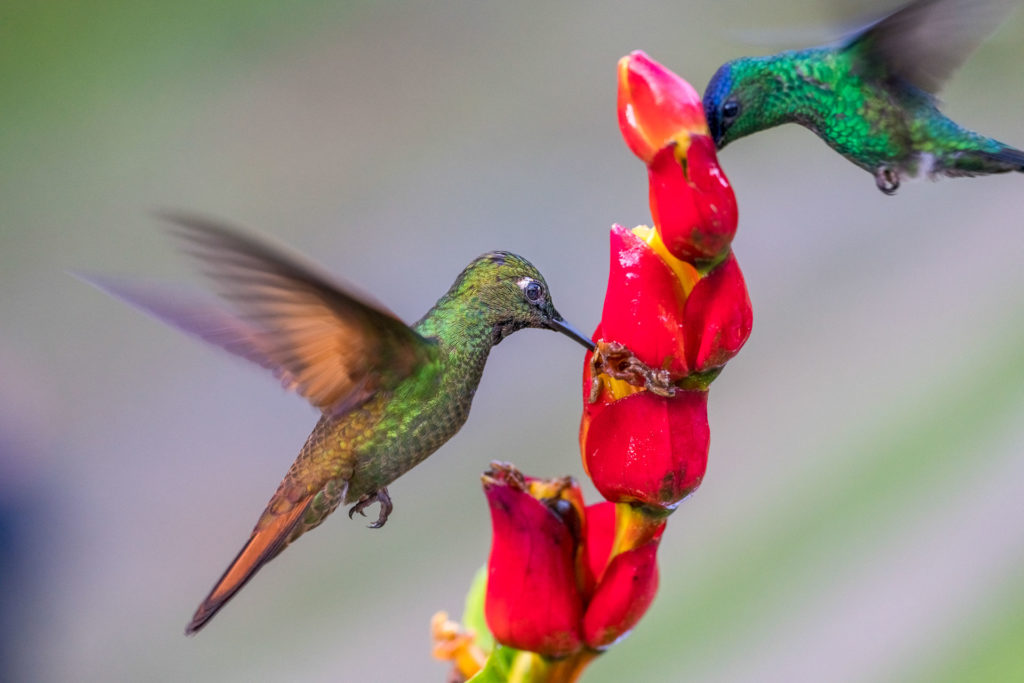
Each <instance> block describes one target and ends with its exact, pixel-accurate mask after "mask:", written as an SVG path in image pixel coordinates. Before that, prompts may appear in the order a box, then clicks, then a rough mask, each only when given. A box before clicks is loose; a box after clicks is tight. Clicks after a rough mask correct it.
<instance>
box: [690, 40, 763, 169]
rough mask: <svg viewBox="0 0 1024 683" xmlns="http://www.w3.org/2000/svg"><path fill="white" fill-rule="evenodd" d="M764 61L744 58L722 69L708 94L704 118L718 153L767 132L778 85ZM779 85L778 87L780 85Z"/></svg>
mask: <svg viewBox="0 0 1024 683" xmlns="http://www.w3.org/2000/svg"><path fill="white" fill-rule="evenodd" d="M763 62H764V60H763V59H760V58H756V57H743V58H741V59H736V60H733V61H731V62H727V63H725V64H723V65H722V66H721V67H719V69H718V71H716V72H715V75H714V76H712V77H711V80H710V81H709V82H708V87H707V88H705V90H704V100H703V103H704V116H705V117H706V118H707V120H708V129H709V130H710V131H711V137H712V139H713V140H714V141H715V146H717V147H718V149H721V148H723V147H725V146H726V145H727V144H729V143H730V142H732V141H733V140H735V139H737V138H741V137H743V136H744V135H749V134H750V133H754V132H756V131H758V130H761V129H762V128H765V127H766V126H765V121H764V116H765V113H766V112H765V110H766V107H765V104H766V101H767V100H768V99H769V95H770V93H769V92H768V91H767V86H768V85H769V84H771V83H774V79H773V78H772V77H771V76H770V74H768V73H766V69H765V68H764V66H765V65H764V63H763ZM776 85H778V84H776Z"/></svg>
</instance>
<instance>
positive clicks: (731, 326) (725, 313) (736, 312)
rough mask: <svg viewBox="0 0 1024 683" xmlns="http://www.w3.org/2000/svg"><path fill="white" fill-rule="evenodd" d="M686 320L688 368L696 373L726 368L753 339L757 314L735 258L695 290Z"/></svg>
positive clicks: (725, 262)
mask: <svg viewBox="0 0 1024 683" xmlns="http://www.w3.org/2000/svg"><path fill="white" fill-rule="evenodd" d="M683 320H684V322H683V331H684V334H685V337H686V359H687V364H688V365H689V366H690V367H691V368H693V370H694V371H695V372H703V371H705V370H710V369H712V368H718V367H721V366H723V365H725V363H726V361H728V360H729V359H730V358H732V357H733V356H735V355H736V354H737V352H739V350H740V348H742V347H743V344H744V343H746V341H747V337H749V336H750V328H751V326H752V325H753V311H752V310H751V307H750V296H749V295H748V294H747V285H746V283H745V282H744V281H743V273H741V272H740V266H739V263H737V262H736V257H735V256H734V255H733V254H731V253H730V254H729V256H728V257H727V258H726V259H725V260H724V261H722V262H721V263H720V264H718V265H717V266H715V268H714V269H712V270H711V272H710V273H708V274H707V275H705V276H704V277H703V278H701V280H700V282H698V283H697V284H696V285H695V286H694V288H693V291H691V292H690V296H689V298H688V299H687V300H686V309H685V314H684V315H683Z"/></svg>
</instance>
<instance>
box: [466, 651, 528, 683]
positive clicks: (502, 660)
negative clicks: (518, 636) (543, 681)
mask: <svg viewBox="0 0 1024 683" xmlns="http://www.w3.org/2000/svg"><path fill="white" fill-rule="evenodd" d="M521 654H532V653H524V652H522V651H520V650H516V649H514V648H511V647H504V646H502V645H499V646H497V648H495V649H494V650H493V651H492V652H491V656H490V657H488V658H487V663H486V664H484V668H482V669H480V671H478V672H477V673H476V675H475V676H473V677H472V678H470V679H469V680H468V681H467V682H466V683H507V681H508V680H509V675H510V674H511V673H512V664H513V662H514V660H515V658H516V657H517V656H519V655H521ZM524 683H525V681H524Z"/></svg>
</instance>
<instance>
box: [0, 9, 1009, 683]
mask: <svg viewBox="0 0 1024 683" xmlns="http://www.w3.org/2000/svg"><path fill="white" fill-rule="evenodd" d="M889 6H890V7H891V6H892V3H889ZM878 8H879V5H878V4H877V3H876V4H874V5H872V6H871V7H870V9H871V10H877V9H878ZM864 12H865V8H864V7H863V6H857V5H856V3H850V4H849V5H848V6H840V7H838V8H837V6H836V5H835V3H833V4H831V5H827V6H823V5H822V4H821V3H818V2H812V1H810V0H799V1H796V0H764V1H763V2H759V3H750V2H748V1H747V0H713V1H712V0H707V1H704V0H700V1H698V0H689V1H687V2H681V1H679V0H672V1H670V2H657V1H653V0H651V1H642V0H641V1H637V2H631V3H610V2H602V3H592V2H581V1H572V2H563V3H546V2H518V3H512V2H490V1H486V2H473V1H466V2H430V3H426V2H424V3H413V2H386V3H373V2H324V1H310V2H301V3H298V2H281V1H278V0H245V1H243V0H226V1H221V2H213V3H211V2H206V1H205V0H179V1H178V2H175V3H166V2H154V1H150V0H143V1H134V2H130V1H127V0H91V1H90V2H75V1H72V0H50V1H49V2H45V3H32V2H5V3H2V4H0V84H2V87H0V122H2V125H0V207H2V208H0V216H2V221H0V321H2V322H0V582H2V583H0V586H2V589H0V629H2V631H0V679H3V680H12V681H34V680H38V681H70V680H74V681H113V680H147V681H178V680H189V681H203V680H218V681H253V680H296V681H297V680H304V681H355V680H361V681H437V680H442V678H443V676H444V673H445V671H446V666H445V665H442V664H441V663H438V662H435V661H433V660H432V659H431V658H430V655H429V649H430V643H429V638H428V622H429V619H430V616H431V614H432V613H433V612H434V611H435V610H438V609H447V610H449V611H452V612H455V613H458V612H460V611H461V606H462V599H463V596H464V594H465V590H466V588H467V587H468V584H469V581H470V579H471V577H472V575H473V573H474V571H475V570H476V568H477V567H478V566H479V565H480V564H481V563H482V562H483V561H484V559H485V557H486V554H487V552H488V544H489V535H490V525H489V519H488V516H487V512H486V505H485V501H484V498H483V496H482V494H481V491H480V487H479V483H478V476H479V473H480V472H481V471H482V470H483V469H484V468H485V467H486V465H487V462H488V461H489V460H491V459H504V460H512V461H514V462H516V463H517V464H519V465H520V466H521V467H522V468H523V469H524V470H525V471H528V472H530V473H534V474H537V475H558V474H562V473H572V474H575V475H576V476H579V477H582V469H581V466H580V462H579V456H578V450H577V449H578V447H577V444H576V430H577V425H578V419H579V410H580V404H579V402H580V391H579V374H580V365H581V358H582V354H581V352H580V349H579V348H578V347H576V346H575V345H573V344H571V342H568V341H567V340H565V339H564V338H561V337H558V336H555V335H553V334H550V333H545V332H540V331H529V332H525V333H522V334H520V335H516V336H515V337H514V338H512V339H510V340H508V341H506V342H505V343H504V344H502V345H501V346H500V347H498V348H497V349H496V350H495V352H494V353H493V354H492V356H491V360H490V364H489V368H488V372H487V374H486V376H485V378H484V381H483V384H482V386H481V388H480V391H479V393H478V394H477V398H476V402H475V405H474V409H473V415H472V418H471V419H470V421H469V423H468V425H467V426H466V427H465V428H464V429H463V430H462V432H461V433H460V434H459V435H458V436H457V437H456V438H454V439H453V440H452V441H451V442H450V443H449V444H448V445H447V446H446V447H445V448H444V449H443V450H442V451H440V452H439V453H438V454H437V455H435V456H434V457H433V458H431V459H430V460H428V461H427V462H426V463H425V464H423V465H422V466H420V467H419V468H417V469H416V470H414V471H413V472H412V473H411V474H410V475H408V476H406V477H405V478H403V479H401V480H400V481H399V482H398V483H396V484H395V485H394V486H393V487H392V488H391V493H392V495H393V497H394V499H395V501H396V511H395V513H394V514H393V516H392V518H391V520H390V521H389V522H388V525H387V528H386V529H384V530H383V531H369V530H367V529H365V528H364V526H363V524H361V523H357V522H349V521H348V520H347V519H345V518H344V515H342V514H339V515H337V516H336V518H334V519H332V520H331V521H330V522H329V523H327V524H325V525H324V526H323V527H322V528H321V529H320V530H318V531H316V533H313V534H311V535H309V536H308V537H306V538H304V539H302V541H301V542H299V543H298V544H297V545H296V546H294V547H293V548H292V549H290V550H289V551H288V552H287V553H285V554H284V555H283V556H282V557H281V558H279V559H277V560H276V561H275V562H273V563H272V564H270V565H269V566H268V567H266V568H265V569H264V570H263V571H262V572H261V573H260V575H259V576H258V577H257V578H256V579H255V580H254V581H253V582H252V583H251V584H250V585H249V586H248V587H247V588H246V589H245V591H243V592H242V593H241V594H240V595H239V596H238V598H236V600H235V601H234V602H233V603H232V604H231V605H230V606H229V607H228V608H227V609H226V610H225V611H224V612H223V613H222V614H221V615H219V616H218V617H217V619H216V620H215V621H214V622H212V624H211V625H210V626H209V627H208V628H207V629H206V630H205V631H203V632H202V633H201V634H200V635H199V636H198V637H196V638H192V639H190V638H185V637H184V636H183V635H182V629H183V627H184V625H185V623H186V621H187V620H188V618H189V617H190V615H191V613H192V610H193V609H194V607H195V605H196V604H197V603H198V601H199V599H200V598H202V597H203V595H205V593H206V591H207V590H208V589H209V587H210V585H211V584H212V582H213V581H214V580H215V579H216V578H217V577H218V576H219V575H220V573H221V571H222V570H223V569H224V567H225V565H226V563H227V562H228V561H229V560H230V559H231V558H232V557H233V556H234V554H235V552H236V551H237V549H238V548H239V547H240V545H241V543H242V542H243V541H244V540H245V538H246V537H247V535H248V533H249V531H250V529H251V526H252V524H253V523H254V522H255V519H256V517H257V515H258V514H259V512H260V510H261V509H262V507H263V505H264V503H265V502H266V500H267V498H268V497H269V496H270V494H271V493H272V491H273V490H274V487H275V486H276V485H277V482H278V480H279V478H280V476H281V475H282V474H283V473H284V471H285V470H286V468H287V467H288V465H289V464H290V463H291V461H292V459H293V457H294V455H295V454H296V453H297V451H298V448H299V447H300V445H301V443H302V441H303V439H304V438H305V436H306V434H307V433H308V430H309V429H310V427H311V426H312V424H313V422H314V420H315V417H316V416H315V413H314V411H313V410H312V409H311V408H310V407H309V406H307V405H306V404H304V402H303V401H301V400H300V399H297V398H296V397H294V396H291V395H288V394H286V393H284V392H283V391H281V390H280V389H279V388H278V387H277V386H276V385H275V382H274V381H273V380H272V378H270V377H268V376H266V375H265V373H264V372H262V371H261V370H259V369H258V368H255V367H250V366H249V365H247V364H246V363H244V362H243V361H239V360H236V359H232V358H230V357H228V356H226V355H225V354H223V353H221V352H219V351H217V350H214V349H210V348H206V347H204V346H203V345H201V344H199V343H196V342H195V341H194V340H191V339H189V338H186V337H185V336H183V335H180V334H178V333H177V332H175V331H173V330H171V329H169V328H166V327H164V326H162V325H160V324H159V323H157V322H154V321H152V320H151V319H148V318H146V317H144V316H142V315H140V314H138V313H137V312H136V311H134V310H131V309H129V308H128V307H126V306H124V305H122V304H121V303H119V302H117V301H114V300H112V299H110V298H108V297H106V296H104V295H103V294H101V293H99V292H98V291H96V290H94V289H92V288H90V287H88V286H87V285H85V284H83V283H82V282H80V281H78V280H76V279H74V278H73V277H71V276H69V275H68V271H92V272H102V273H113V274H126V275H133V276H141V277H154V278H160V279H167V280H187V281H190V282H193V283H198V282H199V280H198V279H197V278H195V276H194V273H193V272H192V271H191V270H190V268H189V265H188V264H187V262H186V261H185V260H184V259H182V258H181V257H180V255H178V254H176V253H175V252H174V249H173V248H172V246H171V245H170V243H169V242H168V241H167V240H166V239H165V237H164V236H163V235H161V234H160V230H159V225H158V223H157V221H156V220H155V219H154V218H153V217H152V211H153V210H154V209H158V208H161V207H172V208H184V209H190V210H195V211H198V212H202V213H205V214H208V215H211V216H216V217H221V218H224V219H228V220H231V221H233V222H236V223H240V224H243V225H247V226H250V227H252V228H254V229H257V230H260V231H262V232H264V233H267V234H271V235H273V236H275V237H277V238H279V239H281V240H284V241H286V242H288V243H290V244H291V245H293V246H294V247H296V248H298V249H300V250H302V251H304V252H306V253H308V254H311V255H313V256H315V257H316V258H317V259H318V260H320V261H321V262H322V263H324V264H325V265H326V266H328V267H330V268H331V269H333V270H334V271H336V272H337V273H339V274H340V275H341V276H342V277H344V278H345V279H347V280H349V281H351V282H354V283H358V284H359V285H360V286H361V287H362V288H363V289H365V290H367V291H370V292H372V293H373V294H374V295H375V296H376V297H377V298H378V299H379V300H380V301H383V302H386V303H387V304H388V305H389V306H390V307H391V308H392V309H393V310H394V311H396V312H397V313H398V314H399V315H401V316H402V317H403V318H405V319H406V320H415V319H416V318H418V317H419V316H420V315H421V314H422V313H423V311H425V310H426V309H427V308H428V307H429V306H430V305H431V304H432V303H433V301H434V299H435V298H436V297H437V296H439V295H440V294H441V293H442V292H443V291H444V290H445V289H446V288H447V287H448V285H449V284H450V282H451V280H452V279H453V278H454V276H455V274H456V273H457V272H458V271H459V270H460V269H461V268H462V266H463V265H464V264H465V263H466V262H468V261H469V260H470V259H471V258H472V257H474V256H476V255H477V254H479V253H481V252H483V251H486V250H489V249H495V248H502V249H511V250H514V251H517V252H520V253H522V254H524V255H526V256H527V257H528V258H530V259H531V260H533V261H534V262H535V263H536V264H537V265H538V266H539V267H540V268H541V269H542V271H543V272H544V273H545V274H546V275H547V278H548V281H549V282H550V284H551V286H552V289H553V291H554V296H555V301H556V303H557V305H558V307H559V308H560V310H561V311H562V312H563V313H564V314H565V315H566V316H567V317H569V318H570V319H571V320H572V321H574V322H575V323H576V324H577V325H578V326H581V327H584V328H586V329H592V327H593V325H594V324H595V323H596V321H597V319H598V316H599V312H600V307H601V300H602V295H603V290H604V284H605V278H606V276H607V238H606V230H607V228H608V226H609V225H610V224H611V223H612V222H621V223H624V224H628V225H634V224H638V223H643V222H647V221H649V215H648V209H647V204H646V192H647V190H646V175H645V171H644V168H643V166H642V164H641V163H640V162H639V161H638V160H637V159H636V158H634V157H633V156H632V155H631V154H630V153H629V152H628V150H627V149H626V147H625V145H624V144H623V143H622V141H621V139H620V136H619V132H618V130H617V126H616V120H615V85H616V83H615V63H616V60H617V59H618V58H619V57H620V56H621V55H623V54H625V53H626V52H628V51H629V50H632V49H636V48H642V49H644V50H646V51H648V53H649V54H651V55H652V56H653V57H655V58H656V59H658V60H660V61H662V62H663V63H665V64H666V65H668V66H670V67H671V68H673V69H675V70H676V71H677V72H678V73H680V74H682V75H683V76H685V77H686V78H688V79H690V80H691V81H692V82H693V83H694V84H695V85H696V86H697V87H698V88H702V87H703V85H704V83H706V81H707V79H708V77H709V76H710V75H711V74H712V73H713V72H714V70H715V68H716V67H717V66H718V65H719V64H720V63H721V62H723V61H725V60H727V59H729V58H731V57H734V56H738V55H740V54H761V53H766V52H772V51H776V50H778V49H781V48H786V47H798V46H802V45H805V44H813V43H815V42H821V41H822V40H823V39H825V38H827V37H828V36H829V35H830V31H831V27H833V26H835V25H837V24H842V23H844V22H850V21H855V19H856V18H857V17H861V16H863V14H864ZM1022 46H1024V11H1018V12H1016V14H1015V15H1014V16H1012V18H1011V19H1010V20H1009V21H1008V22H1007V23H1006V24H1004V25H1003V26H1002V27H1001V28H1000V30H999V31H998V32H997V33H996V34H995V35H994V36H993V37H992V39H991V40H989V41H988V42H987V43H985V45H984V46H983V47H982V48H981V49H980V50H979V51H978V52H977V53H976V54H975V55H974V56H973V58H972V59H971V60H970V61H969V62H968V63H967V64H966V66H965V67H964V68H963V69H962V70H960V71H959V72H958V74H957V75H956V77H955V78H954V80H953V81H952V83H951V84H950V86H949V87H948V89H947V90H946V91H945V92H944V100H945V102H946V107H947V110H948V112H949V113H950V114H951V115H952V116H953V117H954V118H957V119H959V120H961V121H962V122H963V123H965V124H966V125H968V126H969V127H972V128H975V129H978V130H981V131H984V132H986V133H989V134H992V135H994V136H996V137H998V138H1001V139H1004V140H1006V141H1007V142H1011V143H1016V144H1017V145H1024V117H1022V116H1021V112H1022V111H1024V87H1022V86H1024V82H1022V71H1021V61H1022V58H1024V47H1022ZM721 158H722V163H723V164H724V167H725V169H726V171H727V172H728V174H729V175H730V177H731V179H732V182H733V185H734V187H735V189H736V192H737V195H738V197H739V200H740V206H741V224H740V230H739V234H738V236H737V239H736V242H735V249H736V252H737V254H738V256H739V259H740V263H741V265H742V267H743V269H744V272H745V274H746V279H747V283H748V286H749V289H750V293H751V298H752V300H753V302H754V312H755V324H754V332H753V336H752V337H751V339H750V342H749V343H748V344H747V346H746V348H745V349H744V350H743V352H742V353H741V354H740V355H739V356H738V357H737V358H736V359H735V360H734V361H733V362H732V363H731V364H730V365H729V367H728V369H727V370H726V371H725V373H724V374H723V375H722V376H721V378H720V379H719V380H718V381H717V382H716V383H715V384H714V387H713V389H712V396H711V404H710V409H711V415H710V419H711V423H712V434H713V438H712V451H711V459H710V466H709V471H708V474H707V477H706V478H705V481H704V484H703V486H702V487H701V489H700V490H699V491H698V492H697V493H696V494H695V495H694V496H692V498H690V499H688V500H686V501H684V503H683V504H682V505H681V507H680V508H679V510H678V512H677V513H676V514H675V516H674V517H673V519H672V524H671V525H670V527H669V530H668V532H667V534H666V536H665V539H664V541H663V543H662V548H661V554H660V560H661V568H662V569H661V570H662V585H661V591H660V595H659V598H658V600H657V601H656V602H655V603H654V606H653V607H652V609H651V611H650V612H649V614H648V616H647V617H646V619H645V620H644V621H643V622H642V623H641V624H640V625H639V626H638V627H637V628H636V629H635V631H634V632H633V634H632V635H631V636H630V637H629V638H628V639H627V640H626V641H624V642H622V643H620V644H619V645H617V646H616V647H615V648H614V650H613V651H612V652H611V653H610V654H608V655H607V656H605V657H603V658H601V659H600V660H598V661H597V662H596V663H595V664H594V665H593V666H592V668H591V670H590V671H589V672H588V675H587V677H586V678H587V680H588V681H593V682H594V683H597V682H601V681H620V680H635V681H651V680H666V681H677V680H688V681H825V680H827V681H944V680H948V681H963V680H971V681H1011V680H1024V648H1021V646H1020V644H1021V643H1022V642H1024V503H1022V500H1024V499H1022V495H1021V490H1022V489H1024V419H1022V418H1024V270H1022V269H1021V267H1020V264H1021V262H1022V261H1024V236H1022V229H1024V219H1022V214H1024V178H1022V177H1020V176H1013V177H1011V176H1003V177H992V178H987V179H976V180H946V181H943V182H941V183H937V184H932V183H927V182H925V183H917V184H910V185H905V186H904V187H903V188H901V190H900V192H899V195H898V196H896V197H895V198H890V197H885V196H883V195H882V194H881V193H879V192H878V191H877V190H876V189H875V185H874V181H873V179H872V178H871V176H870V175H868V174H866V173H864V172H863V171H861V170H859V169H857V168H855V167H854V166H853V165H851V164H849V163H847V162H846V161H844V160H842V159H841V158H839V157H838V156H836V155H835V154H833V153H832V152H831V151H830V150H829V149H827V148H826V147H825V146H824V145H822V144H821V143H820V142H818V141H817V139H816V138H814V136H813V135H812V134H811V133H809V132H807V131H805V130H803V129H800V128H797V127H795V126H791V127H783V128H779V129H775V130H772V131H770V132H766V133H764V134H762V135H758V136H755V137H753V138H750V139H746V140H743V141H741V142H738V143H736V144H735V145H734V146H731V147H730V148H728V149H727V150H725V152H724V153H723V154H722V157H721Z"/></svg>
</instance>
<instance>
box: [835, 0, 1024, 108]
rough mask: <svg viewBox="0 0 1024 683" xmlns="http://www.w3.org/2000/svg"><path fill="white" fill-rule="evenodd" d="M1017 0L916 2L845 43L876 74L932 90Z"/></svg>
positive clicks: (938, 87)
mask: <svg viewBox="0 0 1024 683" xmlns="http://www.w3.org/2000/svg"><path fill="white" fill-rule="evenodd" d="M1016 4H1017V0H917V1H916V2H911V3H910V4H908V5H906V6H905V7H903V8H902V9H899V10H897V11H896V12H894V13H893V14H890V15H889V16H887V17H885V18H884V19H882V20H881V21H878V22H877V23H875V24H872V25H871V26H869V27H868V28H867V29H865V30H864V31H862V32H861V33H859V34H857V36H855V37H854V38H853V39H852V41H851V42H850V43H849V44H848V45H847V49H851V50H856V51H858V52H860V53H861V55H862V58H863V63H862V69H863V70H864V71H865V72H866V73H869V74H871V75H873V76H876V77H885V76H894V77H897V78H900V79H902V80H904V81H906V82H907V83H911V84H912V85H914V86H916V87H918V88H920V89H922V90H924V91H925V92H929V93H933V94H934V93H937V92H938V91H939V89H940V88H941V87H942V85H943V83H945V82H946V80H947V79H948V78H949V77H950V75H952V73H953V72H954V71H955V70H956V69H957V68H958V67H959V66H960V65H961V64H962V63H963V62H964V60H966V59H967V56H968V55H970V53H971V52H973V51H974V49H975V48H977V47H978V45H980V44H981V42H982V41H983V40H984V39H985V38H986V37H987V36H988V35H989V34H990V33H992V31H994V30H995V29H996V27H998V26H999V24H1000V23H1002V21H1003V20H1004V19H1005V18H1006V16H1007V14H1009V12H1010V10H1011V9H1013V7H1014V6H1015V5H1016Z"/></svg>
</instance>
